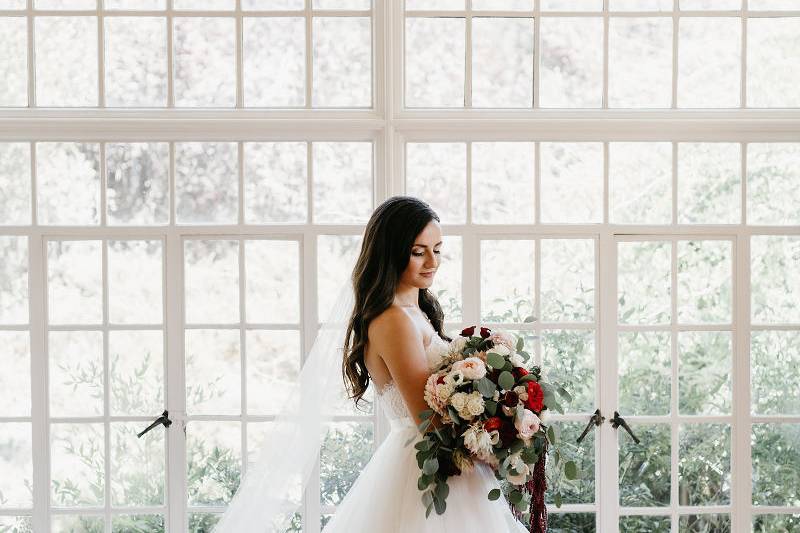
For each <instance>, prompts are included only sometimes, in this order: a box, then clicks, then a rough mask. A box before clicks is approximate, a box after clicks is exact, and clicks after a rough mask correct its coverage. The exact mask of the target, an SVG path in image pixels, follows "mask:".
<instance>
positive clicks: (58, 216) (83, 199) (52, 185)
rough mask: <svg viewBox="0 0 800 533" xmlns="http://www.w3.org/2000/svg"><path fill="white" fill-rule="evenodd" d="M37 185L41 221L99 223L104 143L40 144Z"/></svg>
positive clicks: (37, 159)
mask: <svg viewBox="0 0 800 533" xmlns="http://www.w3.org/2000/svg"><path fill="white" fill-rule="evenodd" d="M36 187H37V196H38V202H37V206H38V207H37V209H38V212H39V222H40V223H41V224H59V225H97V224H99V223H100V145H99V144H96V143H64V142H41V143H36ZM64 198H69V202H65V201H64Z"/></svg>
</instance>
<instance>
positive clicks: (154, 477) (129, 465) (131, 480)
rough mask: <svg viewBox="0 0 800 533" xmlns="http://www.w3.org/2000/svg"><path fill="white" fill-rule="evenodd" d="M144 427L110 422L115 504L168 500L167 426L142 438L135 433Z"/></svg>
mask: <svg viewBox="0 0 800 533" xmlns="http://www.w3.org/2000/svg"><path fill="white" fill-rule="evenodd" d="M141 426H142V424H141V422H113V423H111V470H110V471H109V473H110V477H111V481H110V482H111V503H112V505H114V506H118V507H130V506H135V505H163V504H164V502H165V494H164V492H165V490H164V489H165V477H166V476H165V472H166V446H165V444H166V438H165V435H166V431H164V429H166V428H161V427H157V428H155V429H154V430H152V431H149V432H147V433H146V434H144V435H142V437H141V438H139V437H137V436H136V435H137V433H139V431H141ZM148 522H149V521H148ZM148 525H150V524H149V523H148ZM139 527H146V526H144V524H142V525H140V526H139ZM134 531H135V530H134ZM147 531H151V530H150V529H148V530H147Z"/></svg>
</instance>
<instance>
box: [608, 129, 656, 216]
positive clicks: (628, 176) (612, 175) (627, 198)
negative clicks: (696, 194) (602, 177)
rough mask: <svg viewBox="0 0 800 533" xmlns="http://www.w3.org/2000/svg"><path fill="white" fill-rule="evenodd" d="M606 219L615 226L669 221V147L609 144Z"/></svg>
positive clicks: (622, 143)
mask: <svg viewBox="0 0 800 533" xmlns="http://www.w3.org/2000/svg"><path fill="white" fill-rule="evenodd" d="M608 188H609V200H608V202H609V207H608V210H609V217H610V221H611V222H612V223H614V224H669V223H670V222H671V221H672V144H671V143H668V142H612V143H608Z"/></svg>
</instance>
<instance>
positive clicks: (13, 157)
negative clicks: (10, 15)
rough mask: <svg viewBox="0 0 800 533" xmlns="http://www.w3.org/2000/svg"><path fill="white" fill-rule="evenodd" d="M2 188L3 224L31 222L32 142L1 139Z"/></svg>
mask: <svg viewBox="0 0 800 533" xmlns="http://www.w3.org/2000/svg"><path fill="white" fill-rule="evenodd" d="M1 35H2V31H0V36H1ZM1 38H2V37H0V39H1ZM0 50H2V48H0ZM0 190H2V191H3V201H2V202H0V225H5V224H8V225H26V224H30V223H31V148H30V145H29V144H28V143H6V142H0Z"/></svg>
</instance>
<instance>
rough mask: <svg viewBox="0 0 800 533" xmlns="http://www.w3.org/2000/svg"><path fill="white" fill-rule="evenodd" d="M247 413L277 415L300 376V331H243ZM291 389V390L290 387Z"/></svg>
mask: <svg viewBox="0 0 800 533" xmlns="http://www.w3.org/2000/svg"><path fill="white" fill-rule="evenodd" d="M245 334H246V342H247V413H248V414H259V415H268V414H275V413H277V412H278V411H279V410H280V408H281V407H282V406H283V404H284V403H285V402H286V399H287V398H288V397H289V392H290V391H292V390H295V391H296V390H297V389H296V386H297V379H298V376H299V375H300V361H301V355H300V332H299V331H265V330H247V331H246V332H245ZM293 387H294V388H293Z"/></svg>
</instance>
